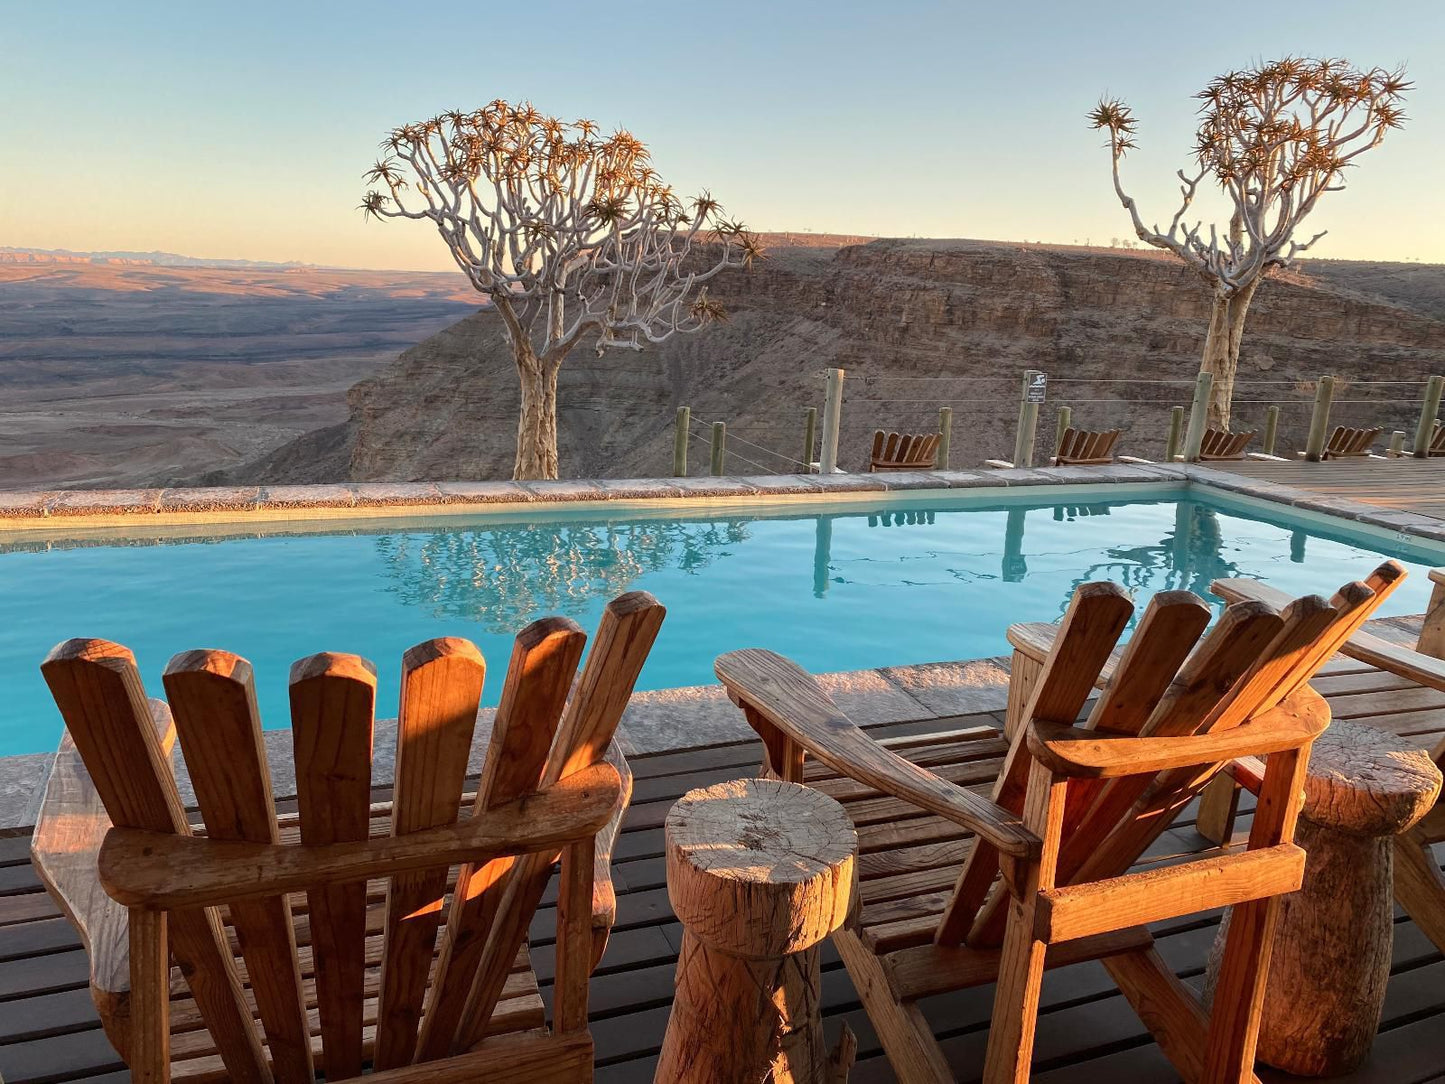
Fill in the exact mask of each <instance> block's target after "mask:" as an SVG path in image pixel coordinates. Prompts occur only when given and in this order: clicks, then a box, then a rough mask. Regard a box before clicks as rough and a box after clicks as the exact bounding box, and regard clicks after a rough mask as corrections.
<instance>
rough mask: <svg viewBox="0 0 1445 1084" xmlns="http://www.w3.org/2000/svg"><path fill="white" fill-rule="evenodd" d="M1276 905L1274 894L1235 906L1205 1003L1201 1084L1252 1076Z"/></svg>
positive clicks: (1236, 1082)
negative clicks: (1206, 1038)
mask: <svg viewBox="0 0 1445 1084" xmlns="http://www.w3.org/2000/svg"><path fill="white" fill-rule="evenodd" d="M1279 907H1280V901H1279V897H1278V896H1270V897H1268V898H1267V899H1262V900H1250V901H1249V902H1247V903H1239V904H1235V907H1234V912H1233V914H1232V915H1231V916H1230V919H1229V936H1228V939H1227V940H1226V941H1225V943H1224V959H1223V962H1222V963H1221V964H1220V967H1219V978H1218V981H1217V982H1216V983H1215V987H1214V999H1213V1002H1212V1003H1211V1005H1210V1013H1209V1043H1208V1049H1207V1050H1206V1051H1205V1055H1204V1072H1203V1074H1202V1075H1201V1077H1200V1079H1201V1081H1202V1084H1243V1082H1246V1081H1249V1080H1251V1079H1252V1078H1253V1071H1254V1052H1255V1047H1256V1045H1257V1044H1258V1042H1259V1017H1260V1012H1261V1010H1262V1009H1263V1006H1264V988H1265V982H1266V980H1267V979H1268V977H1269V957H1270V953H1271V951H1272V949H1273V945H1274V933H1275V926H1276V925H1277V924H1278V922H1279Z"/></svg>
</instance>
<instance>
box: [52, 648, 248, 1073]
mask: <svg viewBox="0 0 1445 1084" xmlns="http://www.w3.org/2000/svg"><path fill="white" fill-rule="evenodd" d="M40 669H41V672H42V673H43V674H44V676H45V682H46V684H47V685H49V687H50V691H51V694H52V695H53V696H54V697H55V703H56V706H57V707H59V709H60V714H61V717H62V718H63V719H64V720H65V725H66V729H67V730H68V731H69V732H70V736H71V738H72V740H73V741H74V742H75V747H76V749H77V750H79V752H80V756H81V759H82V760H84V762H85V766H86V768H87V770H88V771H89V773H90V778H91V781H92V782H93V783H94V785H95V788H96V792H97V793H98V794H99V795H100V799H101V802H102V803H103V804H104V805H105V811H106V814H107V815H108V816H109V817H110V820H111V823H112V824H114V825H116V826H117V827H122V828H142V829H145V830H147V831H151V832H162V833H167V834H174V835H189V834H190V831H191V830H190V826H189V824H188V823H187V821H186V817H185V810H184V807H183V806H182V805H181V799H180V795H179V793H177V791H176V783H175V776H174V775H173V774H172V772H171V767H170V761H169V759H168V758H167V757H166V756H165V755H164V754H163V753H162V751H161V746H160V739H159V737H158V736H157V735H156V732H155V728H154V725H153V723H152V720H151V713H150V710H149V706H148V704H147V701H146V695H145V688H144V686H143V685H142V684H141V679H140V674H139V672H138V671H137V670H136V665H135V657H134V656H133V655H132V654H131V653H130V651H129V650H127V649H126V648H124V647H121V646H120V645H119V644H113V643H110V642H109V641H106V640H83V639H82V640H67V641H65V642H64V643H62V644H60V645H58V646H57V647H56V648H55V649H54V650H53V651H51V652H50V654H49V656H47V658H46V660H45V662H44V663H42V664H41V667H40ZM167 933H168V936H169V940H170V948H171V956H172V958H173V959H174V960H175V961H176V963H178V964H179V965H180V966H181V968H182V970H184V971H185V972H186V973H187V975H188V976H189V977H190V978H189V983H190V987H191V992H192V994H193V995H194V997H195V999H196V1003H197V1005H198V1006H199V1008H200V1011H201V1016H202V1019H203V1020H204V1021H205V1024H206V1027H207V1028H208V1029H209V1031H210V1033H211V1035H212V1037H213V1038H214V1039H215V1041H216V1049H217V1052H218V1053H219V1054H220V1057H221V1059H222V1061H223V1063H224V1064H225V1067H226V1071H227V1072H228V1073H229V1074H230V1075H231V1078H232V1079H233V1080H235V1081H237V1082H245V1084H264V1082H268V1081H270V1079H271V1074H270V1071H269V1069H268V1067H267V1064H266V1057H265V1053H264V1051H263V1050H262V1047H261V1041H260V1035H259V1034H258V1033H257V1031H256V1028H255V1027H254V1026H253V1024H252V1021H251V1013H250V1011H249V1010H248V1009H247V1008H246V1004H245V996H244V994H243V992H242V989H241V981H240V978H239V977H238V975H237V972H236V965H235V960H234V958H233V957H232V955H231V951H230V946H229V943H228V941H227V939H226V934H225V931H224V929H223V928H222V926H221V919H220V915H219V913H218V912H217V910H216V909H215V908H213V907H210V908H205V909H202V910H200V911H178V912H176V913H175V914H173V915H170V916H169V922H168V929H167Z"/></svg>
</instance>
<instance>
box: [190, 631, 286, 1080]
mask: <svg viewBox="0 0 1445 1084" xmlns="http://www.w3.org/2000/svg"><path fill="white" fill-rule="evenodd" d="M163 681H164V683H165V688H166V699H167V701H169V703H170V705H171V714H172V715H173V716H174V718H175V723H176V737H177V739H178V740H179V741H180V746H181V752H182V753H183V754H184V755H185V758H186V769H187V770H188V771H189V773H190V778H191V785H192V787H193V788H194V789H195V792H196V804H197V806H198V807H199V808H200V811H201V816H202V818H204V820H205V823H206V833H207V835H208V836H209V837H210V838H212V839H217V840H227V841H233V840H238V841H242V842H246V843H278V842H280V830H279V828H278V827H277V825H276V805H275V802H274V801H273V799H272V795H271V772H270V768H269V766H268V765H267V762H266V750H265V745H264V743H263V740H262V737H261V719H260V716H259V715H258V713H257V710H256V687H255V682H254V675H253V674H252V671H251V664H250V663H249V662H247V661H246V660H245V659H242V658H240V657H239V656H237V655H233V654H231V653H230V652H228V651H185V652H182V653H181V654H179V655H177V656H176V657H175V658H173V659H171V661H170V665H168V666H167V667H166V670H165V674H164V676H163ZM230 911H231V923H232V925H233V926H234V927H235V930H236V935H237V937H238V939H239V940H240V943H241V947H242V953H243V956H244V958H245V961H246V972H247V974H248V975H249V976H250V978H251V989H252V992H253V993H254V994H255V997H256V1008H257V1012H258V1014H259V1015H260V1017H261V1025H262V1027H263V1028H264V1029H265V1032H266V1043H267V1046H268V1048H269V1049H270V1053H271V1060H272V1068H273V1071H274V1072H275V1075H276V1079H277V1082H278V1084H309V1082H310V1081H311V1080H312V1079H313V1077H314V1073H313V1068H312V1062H311V1030H310V1028H309V1027H308V1025H307V1021H306V1006H305V1002H304V1001H303V1000H302V990H301V969H300V966H299V964H298V962H297V958H296V933H295V927H294V925H293V924H292V919H291V903H290V901H289V900H288V899H287V898H286V897H285V896H271V897H268V898H265V899H258V900H238V901H235V902H233V903H232V904H231V908H230Z"/></svg>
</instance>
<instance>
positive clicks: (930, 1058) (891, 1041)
mask: <svg viewBox="0 0 1445 1084" xmlns="http://www.w3.org/2000/svg"><path fill="white" fill-rule="evenodd" d="M833 946H834V947H835V948H836V949H837V950H838V955H839V956H841V957H842V958H843V966H844V967H846V968H847V969H848V977H849V978H850V979H852V980H853V986H854V987H855V988H856V989H857V991H858V997H859V998H860V1000H862V1002H863V1008H864V1010H865V1011H866V1012H867V1013H868V1019H869V1021H870V1022H871V1023H872V1024H873V1030H874V1031H876V1032H877V1033H878V1041H879V1042H880V1043H882V1044H883V1052H884V1053H885V1054H887V1055H888V1064H889V1065H891V1066H892V1067H893V1072H894V1073H895V1074H896V1075H897V1077H898V1080H899V1084H948V1082H949V1081H951V1080H953V1071H952V1070H951V1069H949V1067H948V1062H947V1061H946V1060H945V1059H944V1057H943V1051H942V1050H941V1049H939V1046H938V1040H937V1039H935V1038H934V1037H933V1030H932V1029H931V1028H930V1027H929V1026H928V1021H926V1020H925V1019H924V1018H923V1013H922V1012H921V1011H919V1008H918V1006H917V1005H915V1004H913V1003H912V1002H908V1003H902V1002H899V1001H898V1000H897V999H896V998H895V997H894V996H893V991H892V990H891V989H890V988H889V986H888V977H887V975H885V974H884V973H883V967H882V965H881V964H880V963H879V962H878V957H877V956H875V955H874V954H873V952H872V950H871V949H869V948H868V946H866V945H865V944H863V940H862V938H860V937H859V936H858V935H857V934H856V933H854V932H853V931H852V930H849V929H842V930H838V931H837V932H835V933H834V934H833Z"/></svg>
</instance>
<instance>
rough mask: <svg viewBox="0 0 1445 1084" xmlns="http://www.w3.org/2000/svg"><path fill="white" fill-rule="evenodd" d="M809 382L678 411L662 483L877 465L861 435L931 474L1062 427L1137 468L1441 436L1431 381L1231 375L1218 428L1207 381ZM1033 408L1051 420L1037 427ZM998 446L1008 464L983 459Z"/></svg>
mask: <svg viewBox="0 0 1445 1084" xmlns="http://www.w3.org/2000/svg"><path fill="white" fill-rule="evenodd" d="M818 375H819V376H821V377H823V378H824V381H823V384H822V386H821V387H820V390H821V391H822V400H821V401H820V402H819V403H817V404H806V405H804V404H798V405H795V406H788V405H784V404H779V403H764V404H759V405H757V406H755V407H750V408H749V409H748V410H747V412H746V413H745V414H743V415H742V416H741V417H738V418H734V419H729V418H726V417H721V416H719V415H720V413H721V412H719V411H718V410H717V409H716V408H714V409H712V410H710V411H709V412H708V413H707V414H699V413H693V412H692V410H691V408H688V407H683V408H681V409H679V411H678V415H677V422H676V426H677V430H676V439H675V445H674V447H675V455H674V474H686V473H688V469H687V458H688V455H687V453H688V451H689V450H691V451H692V452H694V453H695V454H700V453H702V452H703V450H704V449H705V450H706V462H707V464H708V469H709V470H710V472H711V473H713V474H726V473H728V472H729V469H730V468H733V469H737V468H739V467H741V468H747V469H749V470H754V471H757V472H759V473H764V474H785V473H797V472H803V473H810V472H813V471H817V470H836V469H839V466H838V456H839V454H840V444H841V446H842V448H843V454H844V458H845V460H847V461H848V462H849V463H852V464H853V467H852V469H869V470H871V469H883V468H882V467H880V466H879V464H878V463H876V462H874V457H873V456H872V452H871V451H869V449H871V447H872V441H873V438H874V437H875V434H877V433H879V432H884V431H890V430H891V431H896V432H897V433H898V434H900V437H901V436H908V437H910V438H912V439H914V440H917V439H920V438H925V437H928V438H932V437H934V436H935V435H936V437H937V438H938V439H936V440H931V441H930V442H929V443H930V446H932V445H937V448H938V452H937V454H936V456H935V461H934V462H933V463H924V464H920V466H922V467H925V468H927V467H933V468H935V469H953V468H956V467H957V468H964V469H967V468H970V467H974V466H976V465H977V462H985V463H990V464H993V463H997V462H1013V463H1015V464H1017V465H1020V466H1032V465H1033V464H1034V460H1035V458H1036V456H1037V453H1038V447H1037V446H1038V445H1041V444H1042V445H1043V450H1044V451H1045V453H1046V455H1045V458H1047V459H1053V458H1055V457H1056V456H1057V455H1058V453H1059V451H1060V449H1061V445H1062V442H1063V440H1064V437H1065V433H1066V431H1068V430H1071V429H1072V430H1075V431H1076V432H1081V433H1084V434H1089V433H1095V432H1105V431H1107V432H1112V431H1114V430H1119V431H1120V433H1121V436H1122V437H1123V441H1122V445H1123V446H1121V447H1120V449H1119V451H1120V452H1128V453H1129V454H1128V455H1127V456H1125V458H1126V459H1137V460H1141V461H1145V462H1150V461H1164V462H1169V461H1172V460H1175V459H1191V460H1193V459H1200V458H1203V459H1212V458H1217V456H1216V455H1214V454H1211V451H1218V450H1219V449H1220V448H1222V447H1228V448H1230V449H1233V451H1232V452H1231V454H1229V455H1227V456H1226V458H1231V459H1242V458H1244V457H1245V456H1246V455H1248V456H1252V457H1254V458H1260V457H1267V458H1289V457H1292V456H1295V455H1298V456H1302V457H1304V458H1309V459H1318V458H1330V457H1331V456H1335V455H1341V454H1373V450H1374V449H1376V446H1377V445H1378V446H1379V449H1380V450H1383V451H1384V452H1385V454H1388V455H1405V454H1413V455H1428V454H1430V449H1431V448H1432V447H1434V446H1436V445H1438V446H1439V449H1438V454H1445V434H1440V435H1439V436H1437V433H1438V431H1439V423H1438V421H1437V420H1436V416H1437V414H1438V412H1439V406H1440V399H1441V392H1442V384H1445V380H1442V378H1441V377H1439V376H1430V377H1428V378H1423V377H1417V378H1394V377H1383V378H1381V379H1354V378H1337V377H1333V376H1329V375H1322V376H1320V377H1298V376H1297V377H1278V378H1276V377H1242V378H1238V379H1235V380H1234V381H1233V382H1232V387H1231V389H1230V391H1231V395H1230V397H1229V402H1228V411H1229V413H1228V415H1227V417H1228V421H1226V422H1225V423H1224V424H1219V423H1218V422H1217V421H1215V422H1212V421H1211V419H1212V418H1214V419H1217V418H1219V416H1220V414H1221V413H1222V412H1221V411H1219V410H1218V407H1217V405H1216V404H1214V402H1213V399H1212V398H1211V396H1212V391H1213V379H1212V377H1211V376H1210V375H1209V374H1200V376H1199V377H1197V378H1194V379H1185V378H1172V377H1160V378H1147V377H1137V376H1119V377H1110V376H1047V377H1046V376H1045V375H1044V374H1043V373H1040V372H1038V371H1037V370H1025V371H1024V372H1023V374H1022V376H1023V380H1022V382H1021V380H1020V375H1019V374H997V375H994V374H985V375H977V376H975V375H972V374H967V375H934V376H903V375H899V376H895V375H892V374H883V373H874V372H863V373H861V374H858V373H855V374H850V375H848V379H847V381H846V384H845V381H844V375H845V374H844V371H843V370H841V369H833V370H823V371H820V372H819V373H818ZM845 387H846V392H845V391H844V388H845ZM1046 410H1052V411H1053V413H1054V416H1053V417H1052V418H1041V417H1040V415H1041V414H1043V413H1044V411H1046ZM1076 413H1077V414H1078V415H1083V417H1076ZM955 421H957V422H960V423H961V424H962V426H963V428H962V430H961V431H960V436H961V437H962V440H961V442H960V444H961V447H960V444H955V443H954V441H953V438H952V433H953V427H954V423H955ZM1229 421H1232V422H1234V423H1235V425H1234V426H1233V427H1231V426H1230V425H1229V424H1228V422H1229ZM1250 425H1253V428H1252V429H1251V428H1249V426H1250ZM694 426H696V429H694V428H693V427H694ZM1051 428H1052V431H1050V429H1051ZM1231 430H1232V431H1231ZM1346 431H1348V432H1350V433H1352V434H1353V437H1352V439H1353V440H1354V443H1355V444H1361V442H1363V444H1362V446H1363V448H1364V452H1363V453H1361V452H1358V451H1356V452H1346V451H1343V450H1342V448H1343V445H1340V444H1339V443H1338V441H1339V440H1342V439H1343V438H1342V437H1341V436H1340V434H1341V433H1342V432H1346ZM1231 438H1232V439H1231ZM1246 438H1247V439H1246ZM1010 444H1012V453H1013V458H1012V459H1011V460H1002V459H998V458H995V457H999V456H1001V455H1003V454H1005V453H1006V452H1007V451H1008V450H1009V447H1008V446H1009V445H1010ZM1251 445H1253V446H1252V447H1251ZM901 446H902V445H900V447H901ZM864 452H867V453H868V454H867V455H861V454H860V453H864ZM959 452H963V453H964V454H963V455H959V454H958V453H959ZM1111 457H1112V453H1111ZM960 460H967V461H968V462H960ZM910 465H913V464H910Z"/></svg>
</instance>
